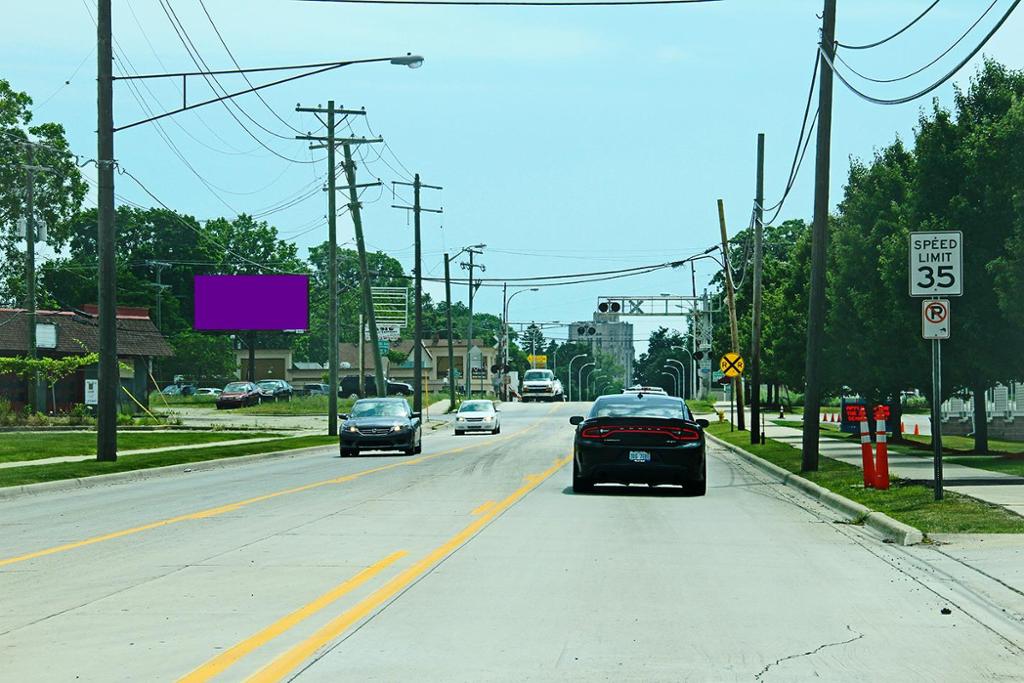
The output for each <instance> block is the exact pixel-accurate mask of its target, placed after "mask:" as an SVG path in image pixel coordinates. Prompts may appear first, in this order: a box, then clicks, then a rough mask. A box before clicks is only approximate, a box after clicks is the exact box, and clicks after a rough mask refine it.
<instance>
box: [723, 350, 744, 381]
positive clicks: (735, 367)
mask: <svg viewBox="0 0 1024 683" xmlns="http://www.w3.org/2000/svg"><path fill="white" fill-rule="evenodd" d="M718 367H719V369H720V370H721V371H722V373H723V374H724V375H725V376H726V377H739V376H740V375H742V374H743V356H741V355H740V354H738V353H733V352H732V351H730V352H729V353H727V354H725V355H724V356H722V359H721V360H719V361H718Z"/></svg>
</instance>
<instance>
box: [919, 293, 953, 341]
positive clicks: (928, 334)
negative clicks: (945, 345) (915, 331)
mask: <svg viewBox="0 0 1024 683" xmlns="http://www.w3.org/2000/svg"><path fill="white" fill-rule="evenodd" d="M949 328H950V322H949V299H925V300H924V301H922V302H921V336H922V337H924V338H925V339H949Z"/></svg>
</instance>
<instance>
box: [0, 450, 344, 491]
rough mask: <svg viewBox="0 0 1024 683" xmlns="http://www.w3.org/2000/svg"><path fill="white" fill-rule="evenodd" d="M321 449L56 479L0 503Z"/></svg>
mask: <svg viewBox="0 0 1024 683" xmlns="http://www.w3.org/2000/svg"><path fill="white" fill-rule="evenodd" d="M325 448H331V449H333V448H335V446H333V445H331V444H326V445H323V446H307V447H305V448H293V449H291V450H284V451H273V452H271V453H255V454H253V455H239V456H236V457H234V458H215V459H211V460H200V461H198V462H189V463H180V464H177V465H165V466H163V467H150V468H149V469H143V470H131V471H129V472H114V473H113V474H97V475H96V476H94V477H82V478H80V479H60V480H58V481H44V482H41V483H39V484H24V485H22V486H5V487H0V501H7V500H14V499H16V498H22V497H24V496H30V495H35V494H41V493H60V492H63V491H77V490H80V489H86V488H93V487H95V486H107V485H111V484H123V483H128V482H133V481H142V480H144V479H159V478H161V477H167V476H171V475H175V474H183V473H186V472H188V473H192V472H205V471H208V470H219V469H224V468H227V467H236V466H241V465H249V464H252V463H253V462H257V461H260V460H271V459H275V458H282V457H289V456H298V455H306V454H311V453H314V452H316V451H322V450H323V449H325Z"/></svg>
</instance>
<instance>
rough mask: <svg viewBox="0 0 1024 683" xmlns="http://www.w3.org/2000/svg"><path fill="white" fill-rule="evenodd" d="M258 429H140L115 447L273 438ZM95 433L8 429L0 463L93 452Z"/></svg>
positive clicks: (0, 443)
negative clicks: (221, 430)
mask: <svg viewBox="0 0 1024 683" xmlns="http://www.w3.org/2000/svg"><path fill="white" fill-rule="evenodd" d="M275 436H278V435H277V434H272V433H262V432H187V431H180V432H179V431H168V432H140V433H132V432H125V431H121V432H118V434H117V448H118V450H123V451H129V450H135V449H140V448H165V447H167V446H195V445H199V444H207V443H216V442H218V441H237V440H239V439H258V438H268V437H275ZM95 454H96V432H65V433H53V432H10V433H6V434H0V462H16V461H23V460H40V459H42V458H54V457H60V456H66V455H95Z"/></svg>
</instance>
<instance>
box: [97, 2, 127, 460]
mask: <svg viewBox="0 0 1024 683" xmlns="http://www.w3.org/2000/svg"><path fill="white" fill-rule="evenodd" d="M112 42H113V41H112V36H111V16H110V0H97V3H96V119H97V120H96V137H97V145H96V147H97V149H96V151H97V154H96V167H97V176H98V181H99V182H98V183H97V194H96V201H97V205H98V207H99V208H98V211H97V221H96V224H97V227H96V243H97V256H98V259H99V272H98V275H99V291H98V295H99V296H98V299H97V304H98V308H99V311H98V312H99V321H98V324H99V346H100V348H99V355H100V362H99V392H98V396H97V403H98V405H97V406H96V459H97V460H99V461H106V462H113V461H115V460H117V399H118V391H119V390H120V388H121V373H120V371H119V369H118V366H117V267H116V264H115V261H114V254H115V250H116V248H117V232H116V230H115V229H114V219H115V215H114V163H115V162H114V97H113V94H114V79H113V75H114V74H113V68H114V58H113V48H112Z"/></svg>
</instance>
